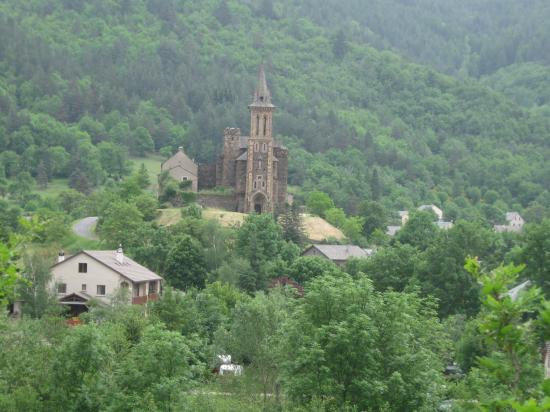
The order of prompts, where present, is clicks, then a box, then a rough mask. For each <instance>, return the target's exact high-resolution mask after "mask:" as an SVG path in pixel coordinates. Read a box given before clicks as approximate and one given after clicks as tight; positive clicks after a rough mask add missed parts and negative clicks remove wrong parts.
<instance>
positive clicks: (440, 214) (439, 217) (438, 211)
mask: <svg viewBox="0 0 550 412" xmlns="http://www.w3.org/2000/svg"><path fill="white" fill-rule="evenodd" d="M418 210H431V211H432V212H434V213H435V214H436V216H437V220H443V210H441V209H440V208H438V207H437V206H436V205H421V206H418Z"/></svg>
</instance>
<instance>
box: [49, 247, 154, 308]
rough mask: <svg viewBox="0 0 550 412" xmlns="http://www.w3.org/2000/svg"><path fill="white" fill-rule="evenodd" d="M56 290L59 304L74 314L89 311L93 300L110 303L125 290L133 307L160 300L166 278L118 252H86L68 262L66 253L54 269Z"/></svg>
mask: <svg viewBox="0 0 550 412" xmlns="http://www.w3.org/2000/svg"><path fill="white" fill-rule="evenodd" d="M51 271H52V281H51V282H52V287H53V288H55V291H56V292H57V296H58V298H59V303H60V304H62V305H69V306H71V313H73V314H76V315H77V314H79V313H82V312H84V311H86V310H87V304H88V301H89V300H90V299H92V298H94V299H96V300H99V301H100V302H104V303H109V302H110V300H111V298H112V297H113V296H114V295H115V294H116V292H117V291H118V290H119V289H121V288H126V289H129V295H130V298H131V303H133V304H142V303H146V302H147V301H150V300H156V299H158V295H159V293H160V292H161V288H162V281H163V279H162V277H160V276H159V275H157V274H156V273H153V272H152V271H150V270H149V269H147V268H146V267H144V266H142V265H140V264H139V263H137V262H134V261H133V260H132V259H130V258H128V257H126V256H124V254H123V251H122V248H119V249H118V250H83V251H81V252H79V253H77V254H75V255H73V256H71V257H69V258H67V259H65V255H64V253H63V252H61V253H60V254H59V258H58V262H57V263H56V264H55V265H54V266H53V267H52V269H51Z"/></svg>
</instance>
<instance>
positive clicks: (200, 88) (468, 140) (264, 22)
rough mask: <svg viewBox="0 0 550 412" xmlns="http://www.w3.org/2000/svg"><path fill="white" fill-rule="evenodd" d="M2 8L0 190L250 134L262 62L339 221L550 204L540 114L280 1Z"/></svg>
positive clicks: (305, 187)
mask: <svg viewBox="0 0 550 412" xmlns="http://www.w3.org/2000/svg"><path fill="white" fill-rule="evenodd" d="M345 4H348V3H345ZM354 4H355V3H353V2H349V8H348V7H347V6H346V7H345V8H342V10H340V12H339V13H338V14H339V15H340V14H345V15H347V16H349V15H352V12H354V11H355V5H354ZM402 6H403V7H404V5H402ZM304 7H305V6H304ZM304 7H302V8H304ZM330 7H332V8H335V7H336V6H334V5H333V6H331V3H330V2H323V3H322V7H305V9H306V10H309V11H310V12H311V13H313V12H314V10H317V11H319V12H321V11H322V10H324V9H326V8H328V10H331V9H330ZM380 7H382V6H380ZM424 9H425V8H423V10H424ZM384 10H385V9H384ZM391 10H392V8H391V7H390V6H388V9H387V10H386V13H388V14H391V15H393V13H391ZM0 11H1V14H0V18H1V19H2V21H1V23H2V24H1V25H0V30H1V35H0V39H2V40H1V42H0V64H1V66H0V67H2V70H1V73H2V75H1V77H0V90H1V92H0V94H1V100H0V105H1V108H2V110H1V115H0V116H1V117H0V125H1V127H0V136H1V139H0V149H1V150H2V155H1V159H0V163H1V164H2V165H3V168H0V173H2V174H3V175H5V177H6V178H7V179H8V181H7V183H5V184H4V189H3V191H4V192H10V191H9V188H10V184H9V183H10V182H13V181H16V182H18V184H14V185H12V186H11V188H12V192H15V193H10V195H11V196H13V197H14V198H18V197H19V198H20V197H22V196H23V197H24V194H21V193H17V192H18V191H19V192H21V191H22V190H23V189H22V188H24V187H26V186H27V185H28V184H32V180H31V179H29V175H28V174H30V177H32V178H34V180H36V181H38V184H39V185H46V184H47V183H48V181H49V180H50V179H52V178H69V179H70V183H71V185H72V186H73V187H76V188H79V189H80V190H81V191H84V192H88V191H90V190H92V188H93V187H95V186H97V185H100V184H102V183H104V182H105V181H106V179H109V178H114V179H117V178H119V177H120V176H122V175H124V174H126V173H128V170H127V167H126V166H127V164H126V157H127V154H128V153H129V154H130V155H144V154H147V153H151V152H155V151H161V150H163V151H162V153H164V154H167V153H170V152H171V151H173V150H174V149H175V148H176V147H177V146H178V145H183V146H184V147H185V148H186V151H187V152H188V153H189V154H190V155H191V156H192V157H194V158H196V159H197V160H198V161H211V160H212V159H213V158H214V157H215V155H216V153H217V151H218V149H219V147H220V143H221V132H222V130H223V128H224V127H226V126H239V127H241V128H242V129H243V130H245V131H246V130H248V113H247V109H246V106H247V104H248V103H249V100H250V94H251V92H252V90H253V85H254V78H255V75H256V72H257V66H258V64H259V62H262V61H264V62H265V63H266V64H267V67H268V77H269V82H270V86H271V88H272V92H273V96H274V99H275V103H276V104H277V106H279V107H280V109H279V110H278V112H277V116H276V118H275V132H276V134H278V135H279V137H280V139H281V140H283V141H284V142H285V143H286V144H287V145H288V147H289V148H290V170H289V182H290V184H292V185H295V186H299V187H300V188H301V192H303V193H307V192H309V191H311V190H313V189H317V190H321V191H323V192H326V193H328V194H329V195H330V196H331V197H332V198H333V200H334V201H335V203H336V205H337V206H338V207H342V208H344V209H345V211H346V212H348V213H351V214H357V213H358V209H359V203H360V202H361V201H363V200H365V199H370V200H379V201H381V202H382V204H383V205H384V206H385V207H386V208H388V210H399V209H405V208H409V207H412V206H413V205H415V204H420V203H436V204H438V205H440V206H442V207H443V209H444V210H449V214H450V218H453V219H455V218H457V217H467V218H479V219H488V220H489V221H495V220H498V219H501V218H502V216H503V212H504V211H506V210H507V209H514V210H518V211H520V212H523V211H526V213H527V216H528V220H529V221H533V220H537V219H540V210H541V209H544V210H545V211H547V210H548V208H549V202H550V195H549V193H548V176H549V175H550V171H549V169H548V168H549V166H548V162H546V160H547V159H548V158H549V148H548V135H549V134H550V120H549V116H548V113H547V110H543V109H540V110H537V111H527V110H525V109H522V108H521V107H519V106H518V105H516V104H514V103H512V102H511V101H510V100H509V99H507V98H506V97H505V96H503V95H501V94H500V93H497V92H495V91H493V90H492V89H490V88H488V87H484V86H482V85H480V84H479V83H478V82H477V81H475V80H470V79H468V78H467V79H464V80H457V79H454V78H452V77H448V76H445V75H442V74H439V73H437V72H436V71H435V70H433V69H429V68H426V67H422V66H418V65H415V64H412V63H410V62H408V61H407V60H406V59H404V58H402V57H399V56H398V55H397V54H395V53H393V52H390V51H377V50H376V49H374V48H373V47H372V46H371V45H370V44H369V43H366V42H365V39H362V38H360V37H356V36H353V35H352V34H348V33H347V32H344V31H339V30H337V29H336V25H335V24H328V23H327V22H326V21H319V22H317V23H316V20H315V19H313V17H312V18H311V19H310V18H308V17H306V16H304V17H300V14H299V13H298V12H297V11H296V10H295V7H293V5H292V4H290V3H289V4H287V3H285V2H271V1H265V2H261V3H260V4H259V5H253V4H248V3H246V2H236V1H235V2H231V1H229V2H225V1H222V2H218V1H209V2H200V3H197V2H192V1H185V2H175V1H162V2H155V1H125V2H122V3H114V2H108V1H93V2H72V1H71V2H61V1H59V2H56V1H45V0H44V1H33V2H25V3H24V4H22V3H21V2H15V1H14V2H4V3H3V4H2V5H1V9H0ZM503 13H504V12H503ZM325 14H327V13H325ZM357 16H359V14H357ZM411 24H412V23H411ZM518 24H519V23H518ZM393 26H397V25H391V26H388V29H389V27H393ZM399 26H400V27H402V25H399ZM491 33H492V38H494V37H498V35H499V33H498V32H497V33H493V32H491ZM487 36H489V34H487ZM402 37H404V38H412V37H414V36H412V35H411V34H410V33H407V35H405V36H402ZM533 47H535V46H533ZM541 53H542V52H541ZM539 76H540V75H539ZM505 81H509V80H502V81H499V80H498V78H497V79H494V81H493V82H489V81H487V84H488V85H490V84H492V83H495V84H502V83H503V82H505ZM535 82H536V81H535ZM541 87H542V86H541ZM495 88H497V89H498V88H499V87H498V86H495ZM501 88H506V89H507V87H505V86H502V87H501ZM518 89H521V85H518ZM527 99H528V100H529V99H530V100H533V99H535V100H536V99H538V97H537V98H535V97H527ZM543 101H544V100H543ZM543 101H542V102H543ZM2 169H3V170H2ZM374 171H376V173H374ZM373 174H374V176H373ZM373 187H374V189H373ZM494 192H496V196H495V193H494ZM31 206H32V205H31ZM545 213H546V212H545Z"/></svg>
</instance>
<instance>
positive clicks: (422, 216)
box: [395, 212, 439, 250]
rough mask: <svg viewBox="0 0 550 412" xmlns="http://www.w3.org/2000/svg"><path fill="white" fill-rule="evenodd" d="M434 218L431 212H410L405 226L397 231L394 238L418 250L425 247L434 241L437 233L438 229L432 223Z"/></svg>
mask: <svg viewBox="0 0 550 412" xmlns="http://www.w3.org/2000/svg"><path fill="white" fill-rule="evenodd" d="M434 220H435V219H434V214H433V213H432V212H414V213H411V216H410V217H409V220H408V221H407V223H406V224H405V226H403V228H402V229H401V230H400V231H399V232H397V235H396V236H395V240H397V241H398V242H401V243H407V244H409V245H411V246H414V247H416V248H418V249H420V250H425V249H427V248H428V246H430V245H431V244H432V243H434V242H435V241H436V239H437V237H438V234H439V229H438V228H437V226H436V225H435V224H434Z"/></svg>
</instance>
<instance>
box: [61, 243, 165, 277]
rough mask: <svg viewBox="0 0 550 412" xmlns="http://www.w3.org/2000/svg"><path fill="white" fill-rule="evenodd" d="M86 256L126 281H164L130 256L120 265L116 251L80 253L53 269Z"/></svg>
mask: <svg viewBox="0 0 550 412" xmlns="http://www.w3.org/2000/svg"><path fill="white" fill-rule="evenodd" d="M81 254H85V255H87V256H89V257H91V258H92V259H94V260H96V261H97V262H99V263H101V264H103V265H104V266H107V267H108V268H109V269H111V270H114V271H115V272H117V273H118V274H119V275H122V276H124V277H125V278H126V279H128V280H130V281H132V282H135V283H139V282H147V281H150V280H162V277H161V276H159V275H157V274H156V273H154V272H152V271H151V270H149V269H147V268H146V267H145V266H142V265H140V264H139V263H137V262H135V261H134V260H132V259H130V258H129V257H128V256H124V260H123V262H124V263H119V261H118V260H117V259H116V251H115V250H83V251H81V252H79V253H76V254H74V255H73V256H71V257H69V258H67V259H65V260H64V261H63V262H58V263H56V264H55V265H54V266H52V267H56V266H59V265H62V264H64V263H65V262H68V261H69V260H71V259H73V258H74V257H76V256H79V255H81Z"/></svg>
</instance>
